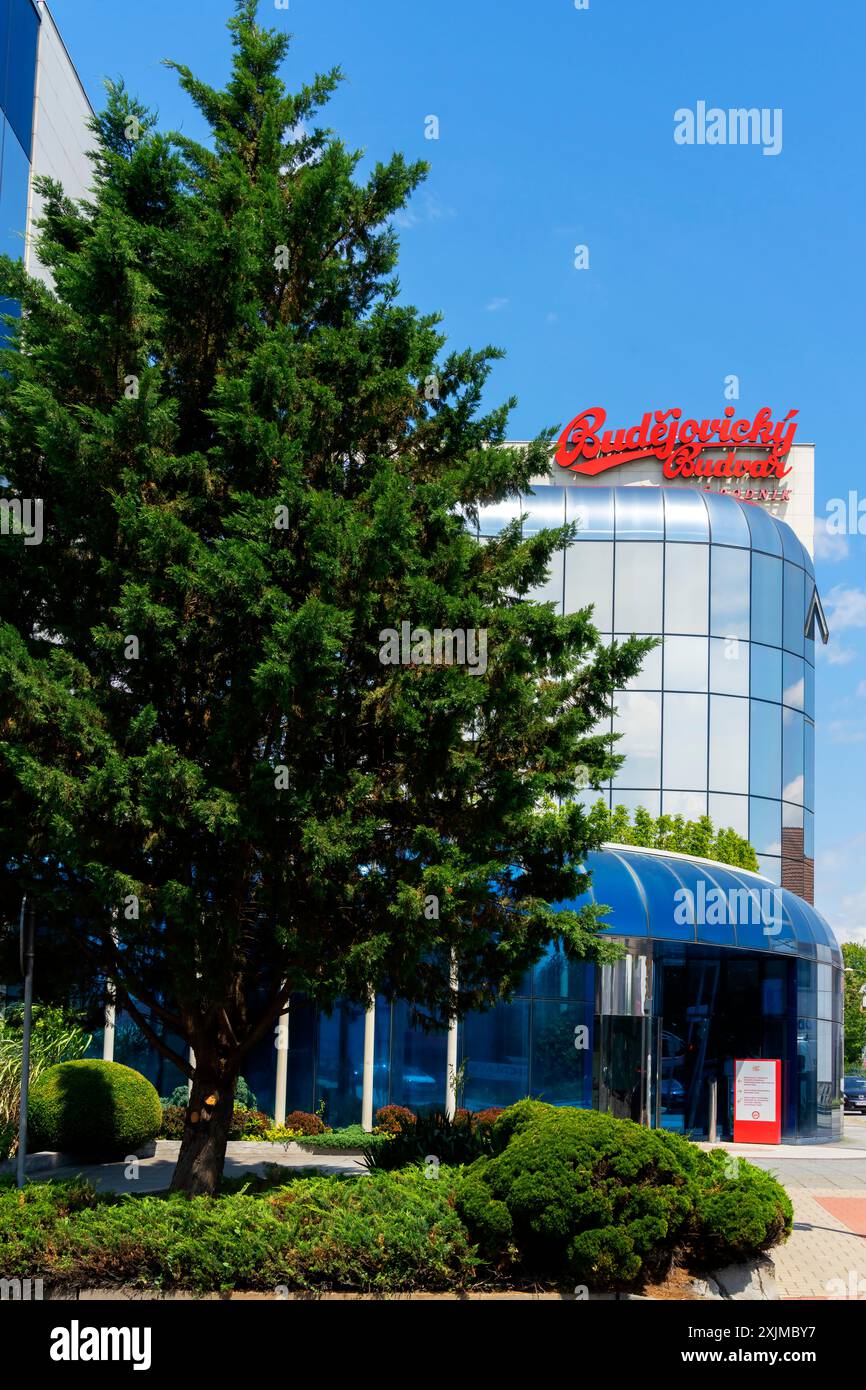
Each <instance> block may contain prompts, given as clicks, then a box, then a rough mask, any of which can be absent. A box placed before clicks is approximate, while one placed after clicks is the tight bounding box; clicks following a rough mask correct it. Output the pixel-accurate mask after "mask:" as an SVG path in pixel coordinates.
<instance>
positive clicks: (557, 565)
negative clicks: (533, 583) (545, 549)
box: [526, 550, 565, 613]
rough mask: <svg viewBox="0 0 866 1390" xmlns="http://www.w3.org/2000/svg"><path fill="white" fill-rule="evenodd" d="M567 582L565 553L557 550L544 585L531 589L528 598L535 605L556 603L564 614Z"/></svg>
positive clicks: (551, 560) (552, 556)
mask: <svg viewBox="0 0 866 1390" xmlns="http://www.w3.org/2000/svg"><path fill="white" fill-rule="evenodd" d="M564 581H565V551H564V550H555V551H554V552H553V554H552V555H551V557H550V570H549V573H548V576H547V579H546V580H545V582H544V583H543V584H539V585H538V586H537V587H536V588H534V589H530V590H529V592H528V594H527V595H526V597H527V598H528V599H532V601H533V602H534V603H555V604H556V611H557V613H561V612H562V589H563V584H564Z"/></svg>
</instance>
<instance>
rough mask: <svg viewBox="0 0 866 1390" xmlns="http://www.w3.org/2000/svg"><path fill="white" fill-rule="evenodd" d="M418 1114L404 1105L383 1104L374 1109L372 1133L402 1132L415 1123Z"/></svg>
mask: <svg viewBox="0 0 866 1390" xmlns="http://www.w3.org/2000/svg"><path fill="white" fill-rule="evenodd" d="M417 1118H418V1116H417V1115H416V1114H415V1112H414V1110H409V1109H407V1107H406V1106H405V1105H383V1106H380V1108H379V1109H378V1110H377V1111H376V1116H375V1119H376V1124H375V1128H374V1130H373V1133H374V1134H402V1132H403V1130H404V1129H408V1128H410V1127H411V1126H412V1125H414V1124H415V1121H416V1120H417Z"/></svg>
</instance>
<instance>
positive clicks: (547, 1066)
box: [468, 1000, 595, 1108]
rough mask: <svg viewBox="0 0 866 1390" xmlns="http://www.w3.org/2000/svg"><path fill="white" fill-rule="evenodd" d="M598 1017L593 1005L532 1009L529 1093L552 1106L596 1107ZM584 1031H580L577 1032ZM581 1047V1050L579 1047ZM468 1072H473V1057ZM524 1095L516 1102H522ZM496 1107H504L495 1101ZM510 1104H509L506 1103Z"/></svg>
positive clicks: (544, 1004)
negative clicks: (594, 1075) (594, 1060)
mask: <svg viewBox="0 0 866 1390" xmlns="http://www.w3.org/2000/svg"><path fill="white" fill-rule="evenodd" d="M594 1022H595V1020H594V1017H593V1006H592V1004H591V1003H588V1004H586V1003H577V1004H575V1003H572V1004H564V1003H554V1002H553V1001H552V1000H538V1001H537V1002H536V1003H534V1004H533V1006H532V1055H531V1057H530V1080H529V1086H528V1087H527V1089H528V1090H529V1091H530V1093H531V1094H532V1096H534V1097H537V1098H538V1099H539V1100H543V1101H546V1102H547V1104H548V1105H579V1106H583V1107H585V1108H588V1107H590V1106H591V1105H592V1057H593V1044H594V1037H593V1034H594ZM577 1030H580V1031H577ZM576 1044H579V1046H576ZM468 1071H469V1072H470V1073H471V1071H472V1059H471V1056H470V1060H469V1066H468ZM523 1094H524V1093H523V1092H519V1093H518V1094H517V1095H516V1096H513V1099H515V1100H519V1099H520V1096H521V1095H523ZM493 1103H494V1104H503V1102H502V1101H495V1102H493ZM505 1103H507V1102H505Z"/></svg>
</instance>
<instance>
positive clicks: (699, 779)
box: [662, 694, 736, 791]
mask: <svg viewBox="0 0 866 1390" xmlns="http://www.w3.org/2000/svg"><path fill="white" fill-rule="evenodd" d="M664 699H665V741H664V776H663V778H662V786H663V787H674V788H677V789H682V790H694V791H700V789H701V788H702V787H706V785H707V697H706V695H667V694H666V695H665V697H664ZM723 790H724V788H723ZM732 790H736V788H732Z"/></svg>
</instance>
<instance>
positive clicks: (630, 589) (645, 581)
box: [613, 541, 700, 632]
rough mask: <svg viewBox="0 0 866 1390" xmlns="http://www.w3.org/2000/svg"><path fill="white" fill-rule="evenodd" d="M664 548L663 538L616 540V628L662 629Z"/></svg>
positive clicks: (650, 630) (627, 630) (632, 629)
mask: <svg viewBox="0 0 866 1390" xmlns="http://www.w3.org/2000/svg"><path fill="white" fill-rule="evenodd" d="M699 548H700V547H697V546H696V547H695V549H696V550H697V549H699ZM663 551H664V546H663V545H662V543H661V542H660V541H659V543H658V544H657V545H652V544H648V543H647V542H645V541H635V542H631V541H624V542H620V541H617V543H616V556H615V560H614V564H615V565H616V571H615V573H616V595H615V607H614V615H613V620H614V629H615V631H616V632H661V630H662V563H663V559H662V556H663Z"/></svg>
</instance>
